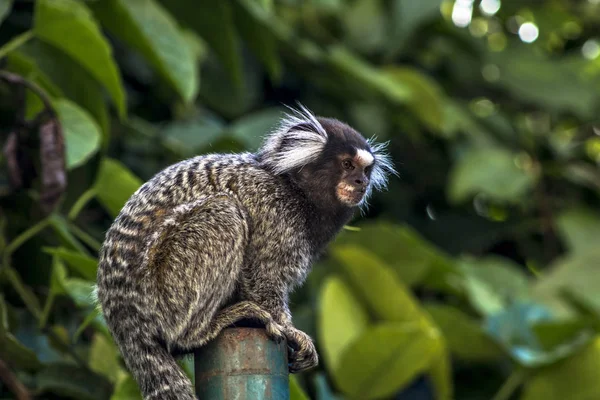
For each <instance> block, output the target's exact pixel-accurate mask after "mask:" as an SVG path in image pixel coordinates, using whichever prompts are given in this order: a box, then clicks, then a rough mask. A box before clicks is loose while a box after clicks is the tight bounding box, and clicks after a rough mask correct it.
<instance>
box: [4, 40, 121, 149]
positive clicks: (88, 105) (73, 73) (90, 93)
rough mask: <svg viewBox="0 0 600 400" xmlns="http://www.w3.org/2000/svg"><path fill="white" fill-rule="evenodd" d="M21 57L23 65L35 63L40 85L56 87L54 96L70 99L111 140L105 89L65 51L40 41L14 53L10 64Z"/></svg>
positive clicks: (34, 66)
mask: <svg viewBox="0 0 600 400" xmlns="http://www.w3.org/2000/svg"><path fill="white" fill-rule="evenodd" d="M17 57H18V58H20V59H21V60H20V62H21V63H23V62H28V63H31V64H33V69H34V70H33V71H32V74H34V76H35V78H36V82H39V83H43V85H42V87H43V88H44V89H46V90H48V84H47V83H46V81H47V82H49V83H51V84H52V91H51V92H50V93H51V95H52V97H59V96H60V97H67V98H68V99H69V100H71V101H73V102H74V103H76V104H77V105H78V106H80V107H82V108H84V109H86V110H87V111H88V112H89V113H90V114H92V115H93V116H94V118H95V120H96V122H97V123H98V125H100V127H101V128H102V132H103V133H104V135H103V139H104V142H105V143H106V142H107V141H108V133H109V126H108V125H109V122H108V110H107V104H106V101H105V95H104V90H103V88H102V85H101V84H100V83H98V81H97V80H96V79H95V78H94V77H93V76H92V75H91V74H90V73H89V72H88V71H87V70H86V69H85V68H84V67H82V66H81V65H80V64H79V63H77V62H76V61H75V60H73V59H72V58H71V57H69V56H68V55H67V54H65V53H64V52H62V51H60V50H58V49H56V48H55V47H53V46H51V45H49V44H46V43H44V42H42V41H41V40H37V39H35V40H32V41H30V42H28V43H27V44H25V45H24V46H22V47H21V48H19V50H18V51H16V52H14V53H13V54H11V56H10V57H9V64H12V63H14V62H16V60H15V58H17ZM37 78H39V79H37ZM42 78H43V79H44V81H43V82H42V81H41V79H42Z"/></svg>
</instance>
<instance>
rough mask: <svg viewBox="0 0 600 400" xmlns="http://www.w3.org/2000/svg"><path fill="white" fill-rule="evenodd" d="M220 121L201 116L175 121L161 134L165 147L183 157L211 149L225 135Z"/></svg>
mask: <svg viewBox="0 0 600 400" xmlns="http://www.w3.org/2000/svg"><path fill="white" fill-rule="evenodd" d="M223 130H224V125H223V123H222V122H221V121H220V120H217V119H215V118H210V117H207V116H205V115H199V116H197V117H195V118H190V119H185V120H179V121H173V122H171V123H169V124H168V125H166V126H165V128H164V129H163V131H162V132H161V137H162V138H163V141H164V145H165V146H166V147H168V148H169V149H171V150H172V151H174V152H175V153H177V154H178V155H180V156H181V157H192V156H194V155H196V154H198V153H199V152H201V151H202V150H204V149H207V148H211V147H213V146H214V144H215V142H218V141H219V140H220V139H221V138H222V137H223V136H224V135H223Z"/></svg>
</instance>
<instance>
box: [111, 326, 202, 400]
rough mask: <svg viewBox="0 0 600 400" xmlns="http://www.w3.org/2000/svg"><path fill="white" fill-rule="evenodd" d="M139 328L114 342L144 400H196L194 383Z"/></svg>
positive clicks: (173, 360) (164, 349)
mask: <svg viewBox="0 0 600 400" xmlns="http://www.w3.org/2000/svg"><path fill="white" fill-rule="evenodd" d="M139 327H140V325H138V327H134V328H133V329H132V330H131V331H129V332H122V334H120V335H119V334H117V335H115V339H117V340H116V342H117V345H118V346H119V349H120V350H121V354H122V355H123V358H124V360H125V365H126V366H127V368H128V369H129V371H130V372H131V374H132V375H133V377H134V378H135V380H136V381H137V383H138V386H139V388H140V391H141V393H142V397H143V398H144V400H159V399H160V400H196V396H195V394H194V390H193V386H192V382H191V381H190V379H189V378H188V376H187V375H186V374H185V372H184V371H183V370H182V369H181V367H180V366H179V365H178V364H177V362H176V360H175V358H174V357H173V356H172V355H171V354H170V353H169V351H168V350H167V348H166V347H165V346H164V345H163V344H162V343H160V342H159V341H158V340H157V339H155V338H153V337H151V336H150V335H148V334H147V333H145V332H143V331H141V330H140V328H139ZM115 333H116V332H115Z"/></svg>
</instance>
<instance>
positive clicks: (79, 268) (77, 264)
mask: <svg viewBox="0 0 600 400" xmlns="http://www.w3.org/2000/svg"><path fill="white" fill-rule="evenodd" d="M44 250H45V251H46V252H47V253H50V254H53V255H55V256H57V257H59V258H60V259H61V260H63V261H64V262H66V263H67V264H68V265H69V266H70V267H71V268H72V270H73V271H76V272H77V274H79V275H80V276H81V277H83V278H85V279H87V280H90V281H95V280H96V270H97V268H98V260H97V259H95V258H93V257H90V256H88V255H86V254H81V253H79V252H77V251H73V250H69V249H65V248H62V247H56V248H46V249H44Z"/></svg>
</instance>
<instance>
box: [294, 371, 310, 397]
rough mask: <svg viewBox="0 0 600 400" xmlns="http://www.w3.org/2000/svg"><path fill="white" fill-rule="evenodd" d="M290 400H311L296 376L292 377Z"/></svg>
mask: <svg viewBox="0 0 600 400" xmlns="http://www.w3.org/2000/svg"><path fill="white" fill-rule="evenodd" d="M290 400H310V399H309V398H308V396H307V395H306V393H304V390H302V387H301V386H300V384H299V383H298V379H296V377H295V376H294V375H290Z"/></svg>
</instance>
